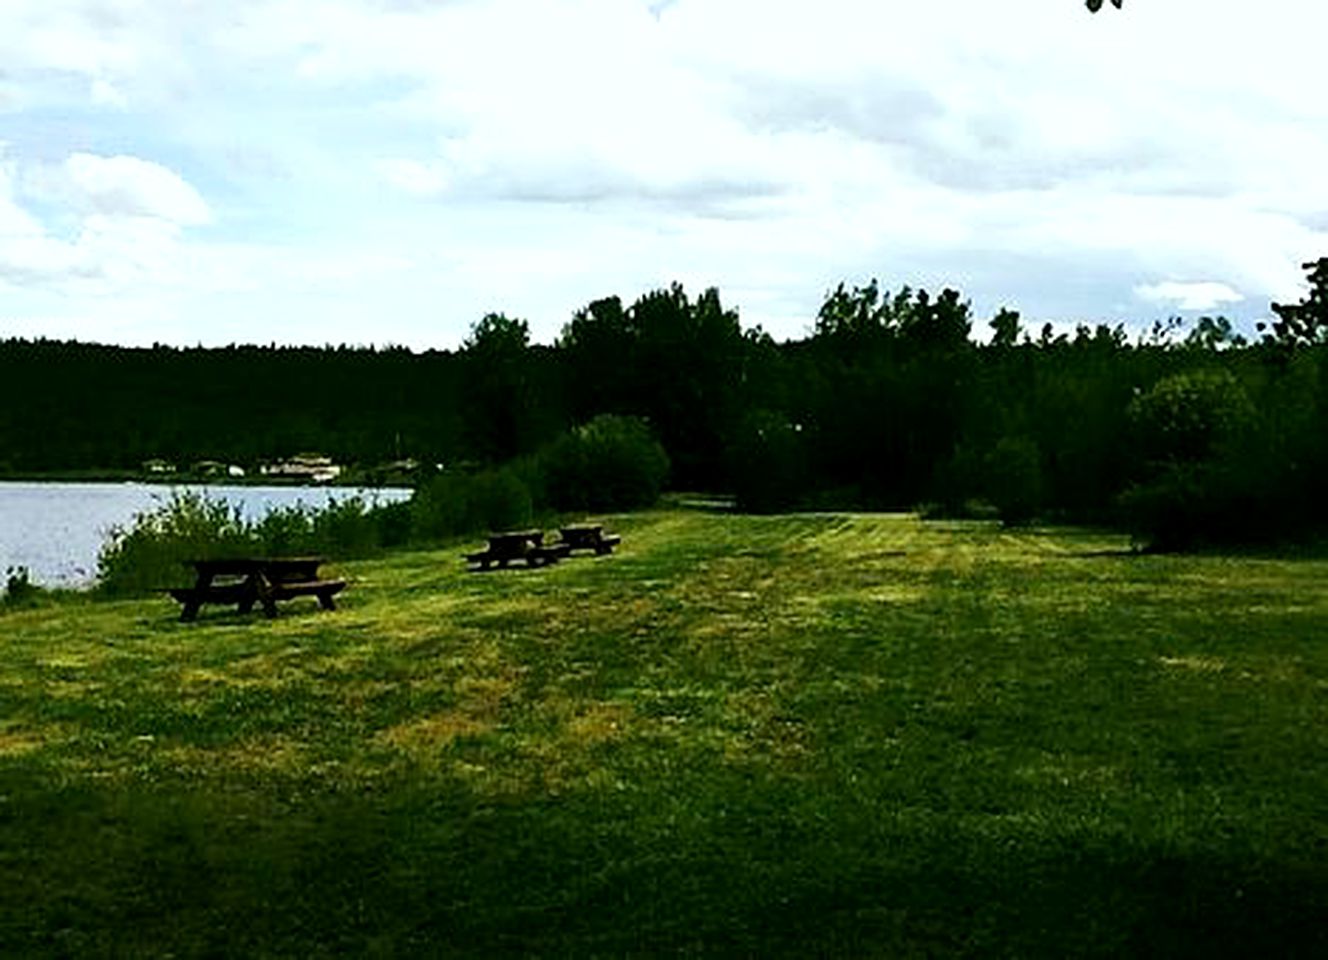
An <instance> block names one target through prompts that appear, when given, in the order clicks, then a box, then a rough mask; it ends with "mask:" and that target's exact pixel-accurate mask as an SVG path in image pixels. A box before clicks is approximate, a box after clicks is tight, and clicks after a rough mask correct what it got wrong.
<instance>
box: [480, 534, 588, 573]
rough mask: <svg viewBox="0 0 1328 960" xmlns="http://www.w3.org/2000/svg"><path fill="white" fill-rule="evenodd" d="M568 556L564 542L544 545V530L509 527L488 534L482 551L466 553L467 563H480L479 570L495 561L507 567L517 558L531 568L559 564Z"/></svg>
mask: <svg viewBox="0 0 1328 960" xmlns="http://www.w3.org/2000/svg"><path fill="white" fill-rule="evenodd" d="M565 556H567V547H566V546H564V545H563V544H553V545H552V546H547V547H546V546H545V545H544V531H543V530H507V531H504V532H502V533H491V534H489V545H488V546H487V547H486V548H484V549H483V550H478V551H476V552H474V553H468V554H466V555H465V557H466V561H467V562H468V563H476V564H479V569H480V570H488V569H489V567H490V566H491V565H493V564H497V565H498V566H499V567H506V566H507V565H508V564H509V563H511V562H512V561H514V560H521V561H523V562H524V563H525V564H526V566H528V567H539V566H544V565H545V564H549V563H557V562H558V561H559V560H561V559H562V558H563V557H565Z"/></svg>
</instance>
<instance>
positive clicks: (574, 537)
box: [559, 523, 622, 556]
mask: <svg viewBox="0 0 1328 960" xmlns="http://www.w3.org/2000/svg"><path fill="white" fill-rule="evenodd" d="M559 533H560V534H561V535H562V541H561V542H562V543H563V544H565V545H566V546H567V550H568V552H569V553H570V552H571V551H573V550H594V551H595V553H596V554H598V555H600V556H602V555H604V554H606V553H612V552H613V548H614V547H616V546H617V545H618V544H620V543H621V542H622V537H619V536H607V537H606V536H605V535H604V527H603V526H601V525H600V524H597V523H577V524H573V525H571V526H568V527H563V528H562V529H561V530H560V531H559Z"/></svg>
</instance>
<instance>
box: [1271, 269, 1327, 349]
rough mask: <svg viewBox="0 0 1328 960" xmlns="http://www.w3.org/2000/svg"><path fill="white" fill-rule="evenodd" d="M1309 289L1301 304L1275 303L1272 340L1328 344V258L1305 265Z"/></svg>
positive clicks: (1295, 344) (1288, 343)
mask: <svg viewBox="0 0 1328 960" xmlns="http://www.w3.org/2000/svg"><path fill="white" fill-rule="evenodd" d="M1304 267H1305V272H1306V273H1308V274H1309V283H1310V290H1309V293H1307V294H1306V295H1305V297H1304V298H1303V299H1302V300H1301V301H1300V303H1292V304H1285V303H1274V304H1273V305H1272V307H1273V313H1275V314H1277V317H1278V319H1277V320H1276V321H1275V322H1274V323H1273V329H1272V334H1271V336H1272V339H1273V340H1274V341H1275V342H1276V343H1279V344H1281V345H1283V346H1287V347H1304V346H1311V345H1314V344H1323V343H1328V257H1320V258H1319V259H1318V260H1315V261H1312V262H1310V263H1307V264H1305V265H1304Z"/></svg>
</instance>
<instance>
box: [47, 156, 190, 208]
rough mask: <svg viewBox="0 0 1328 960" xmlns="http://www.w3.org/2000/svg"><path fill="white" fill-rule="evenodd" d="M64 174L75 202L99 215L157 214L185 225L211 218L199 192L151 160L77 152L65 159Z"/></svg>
mask: <svg viewBox="0 0 1328 960" xmlns="http://www.w3.org/2000/svg"><path fill="white" fill-rule="evenodd" d="M64 174H65V176H66V177H67V178H68V183H69V186H70V187H71V188H72V189H71V197H70V199H71V200H72V201H73V203H74V204H75V205H77V206H79V207H82V208H84V209H87V210H90V211H92V212H95V213H98V214H103V215H106V216H124V217H156V218H159V219H161V220H166V221H169V222H171V223H177V224H189V225H197V224H204V223H208V222H209V221H210V220H211V219H212V215H211V212H210V211H209V210H208V206H207V203H205V202H204V200H203V198H202V197H201V196H199V194H198V191H196V190H195V189H194V188H193V187H191V186H190V185H189V184H187V183H185V182H184V180H183V179H181V178H180V176H179V175H178V174H176V173H174V172H172V171H171V170H168V169H167V168H165V167H163V166H161V165H160V164H157V163H153V162H151V161H149V160H142V159H139V158H138V157H127V156H116V157H99V156H96V155H94V154H90V153H76V154H74V155H73V156H71V157H69V159H67V160H66V161H65V163H64Z"/></svg>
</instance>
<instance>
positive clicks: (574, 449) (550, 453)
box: [536, 414, 669, 512]
mask: <svg viewBox="0 0 1328 960" xmlns="http://www.w3.org/2000/svg"><path fill="white" fill-rule="evenodd" d="M536 468H537V472H538V475H539V478H540V486H541V497H542V500H543V502H544V503H545V504H547V505H548V506H550V507H552V508H553V509H555V510H566V511H578V512H584V511H603V510H628V509H631V508H633V507H647V506H650V505H651V504H653V503H654V502H655V501H656V500H658V499H659V494H660V491H661V490H662V489H663V487H664V481H665V480H666V479H667V477H668V473H669V458H668V454H666V453H665V452H664V448H663V447H662V446H661V445H660V443H659V441H658V440H656V439H655V438H654V436H653V435H652V434H651V432H650V428H649V427H648V426H646V424H645V422H644V421H643V420H640V419H638V418H635V417H621V416H615V415H611V414H604V415H601V416H598V417H596V418H595V419H593V420H591V421H590V422H589V423H586V424H584V425H582V426H580V427H577V428H576V429H575V430H572V431H571V432H569V433H566V434H564V435H563V436H561V437H559V438H558V439H557V440H555V441H554V442H553V443H552V444H550V445H549V446H547V447H545V448H544V449H543V450H541V451H540V453H539V456H538V459H537V463H536Z"/></svg>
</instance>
